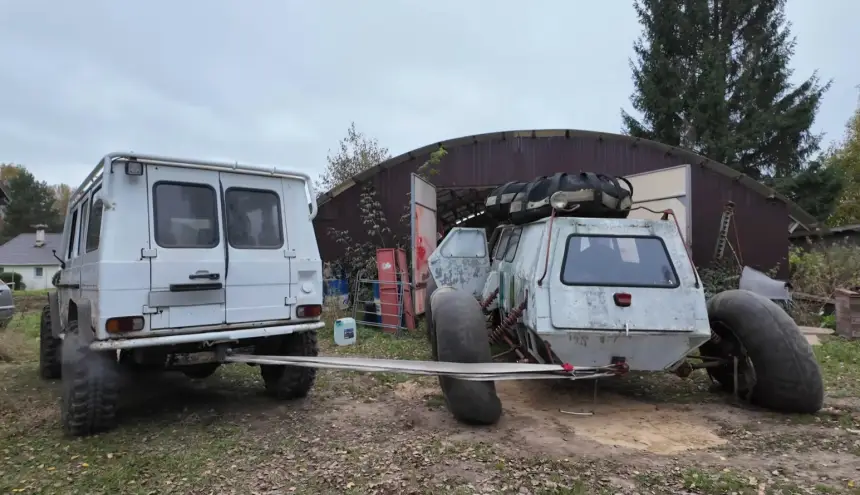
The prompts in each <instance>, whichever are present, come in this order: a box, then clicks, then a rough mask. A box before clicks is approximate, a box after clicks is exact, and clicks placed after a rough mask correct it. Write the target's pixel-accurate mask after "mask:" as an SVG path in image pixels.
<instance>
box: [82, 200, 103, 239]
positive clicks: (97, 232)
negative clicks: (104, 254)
mask: <svg viewBox="0 0 860 495" xmlns="http://www.w3.org/2000/svg"><path fill="white" fill-rule="evenodd" d="M100 192H101V188H99V189H96V191H95V192H94V193H93V205H92V206H91V207H90V219H89V221H88V222H87V242H86V249H87V250H86V252H88V253H91V252H93V251H95V250H97V249H98V248H99V238H100V237H101V230H102V212H103V210H104V202H102V198H101V194H100Z"/></svg>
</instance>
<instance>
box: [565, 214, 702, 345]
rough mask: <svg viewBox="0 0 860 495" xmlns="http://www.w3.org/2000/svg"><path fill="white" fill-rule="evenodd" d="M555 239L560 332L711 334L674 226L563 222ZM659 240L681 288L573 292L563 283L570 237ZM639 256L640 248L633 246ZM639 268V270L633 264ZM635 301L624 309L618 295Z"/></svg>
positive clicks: (698, 288)
mask: <svg viewBox="0 0 860 495" xmlns="http://www.w3.org/2000/svg"><path fill="white" fill-rule="evenodd" d="M556 229H557V230H556V231H555V232H553V236H554V237H557V238H558V239H559V242H558V244H556V246H555V252H554V254H553V255H552V256H551V259H550V264H551V269H550V272H549V273H550V275H549V277H548V278H549V279H550V283H549V291H550V294H549V298H550V321H551V323H552V326H553V328H557V329H590V330H614V331H617V332H619V333H625V334H626V333H629V332H643V331H648V332H695V331H700V332H701V331H705V330H707V331H708V332H709V331H710V330H708V329H709V328H710V327H709V324H708V315H707V309H706V307H705V296H704V292H703V289H702V287H701V284H697V276H696V274H695V272H694V271H693V269H692V267H691V266H690V262H689V259H688V257H687V251H686V246H685V245H684V242H683V240H682V238H681V236H680V234H679V233H678V228H677V227H676V226H675V222H673V221H671V220H667V221H655V220H641V219H626V220H618V219H560V221H557V227H556ZM573 234H575V235H614V236H654V237H658V238H660V239H661V240H662V241H663V244H664V245H665V248H666V251H667V253H668V257H669V259H670V261H671V262H672V265H673V266H674V269H675V272H676V273H677V284H678V286H677V287H674V288H650V287H605V286H572V285H565V284H564V283H563V282H562V280H561V272H562V269H563V267H562V264H563V257H564V255H565V253H564V251H565V248H566V242H565V241H566V240H567V238H568V236H569V235H573ZM633 249H634V250H635V249H636V247H635V245H634V246H633ZM634 263H635V262H634ZM630 266H632V267H635V266H637V265H635V264H631V265H630ZM619 292H624V293H627V294H630V295H631V296H632V303H631V304H630V306H629V307H626V308H620V307H618V306H617V305H616V304H615V303H614V301H613V295H614V294H616V293H619Z"/></svg>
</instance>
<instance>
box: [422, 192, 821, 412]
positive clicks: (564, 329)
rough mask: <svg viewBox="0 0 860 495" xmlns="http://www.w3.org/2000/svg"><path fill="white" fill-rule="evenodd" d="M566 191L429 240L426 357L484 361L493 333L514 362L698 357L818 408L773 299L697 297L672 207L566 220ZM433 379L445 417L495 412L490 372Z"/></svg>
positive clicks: (737, 378) (817, 395) (585, 370)
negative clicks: (534, 212)
mask: <svg viewBox="0 0 860 495" xmlns="http://www.w3.org/2000/svg"><path fill="white" fill-rule="evenodd" d="M585 192H586V193H588V194H590V193H591V192H592V191H590V190H589V191H585ZM578 193H579V191H577V192H569V191H563V190H561V191H557V192H555V193H553V194H552V195H551V197H549V198H547V199H548V204H549V205H551V207H552V213H551V214H550V215H548V216H546V217H544V218H539V219H536V220H533V221H529V222H523V223H520V224H518V225H512V224H506V225H502V226H500V227H498V228H497V230H496V231H495V232H494V235H493V236H491V242H489V243H488V242H487V240H486V232H485V230H484V229H480V228H454V229H453V230H452V231H451V232H449V233H448V235H447V236H446V237H445V238H444V239H443V240H442V241H441V243H440V244H439V246H438V247H437V248H436V250H435V251H434V252H433V254H432V255H431V256H430V258H429V266H430V274H431V275H432V276H431V278H430V280H428V282H427V300H426V304H425V307H426V308H427V325H428V332H429V337H430V340H431V344H432V347H433V356H434V358H435V359H437V360H439V361H446V362H450V361H454V362H462V363H485V362H489V361H491V360H492V355H491V345H490V344H491V343H492V344H498V345H499V346H501V347H502V348H503V349H506V350H507V352H509V354H510V355H512V356H515V359H516V360H517V361H518V362H520V363H526V362H528V363H534V364H533V365H531V366H537V365H538V364H556V365H561V366H560V367H562V368H563V369H565V370H568V371H570V373H571V375H573V377H574V378H600V377H604V376H611V375H613V374H615V375H622V374H624V373H625V372H627V371H628V370H636V371H671V372H675V373H677V374H679V375H681V376H687V375H689V373H690V372H692V371H693V370H694V369H696V368H705V369H706V370H707V372H708V373H709V374H710V376H711V378H712V379H713V380H714V381H715V382H717V383H719V384H720V385H722V386H723V387H724V388H725V389H727V390H730V391H734V392H736V393H737V394H738V395H739V396H741V397H742V398H745V399H747V400H749V401H750V402H752V403H754V404H757V405H759V406H762V407H766V408H770V409H773V410H777V411H784V412H799V413H813V412H816V411H818V410H819V409H820V408H821V406H822V401H823V390H824V388H823V384H822V378H821V372H820V370H819V366H818V363H817V362H816V360H815V357H814V355H813V353H812V350H811V347H810V345H809V343H808V342H807V341H806V339H805V338H804V336H803V335H802V334H801V332H800V330H799V328H798V327H797V325H796V324H795V322H794V321H793V320H792V318H791V317H790V316H789V315H788V314H786V312H785V311H784V310H783V309H782V308H781V307H780V306H778V305H777V304H776V303H774V302H772V301H770V300H768V299H766V298H763V297H761V296H759V295H756V294H754V293H752V292H748V291H742V290H729V291H726V292H723V293H720V294H717V295H716V296H715V297H713V298H711V299H710V300H706V298H705V292H704V288H703V286H702V280H701V279H700V278H699V275H698V273H697V271H696V269H695V267H694V266H693V263H692V261H691V258H690V256H689V254H688V250H687V246H686V245H685V243H684V240H683V238H682V235H681V231H680V229H679V228H678V224H677V222H676V221H675V219H674V217H673V214H672V213H671V212H669V211H667V212H665V213H664V214H663V216H662V219H659V218H655V219H631V218H582V217H577V216H574V215H573V214H572V212H573V210H574V209H575V207H576V206H577V203H578V202H579V201H581V200H583V195H582V194H578ZM588 194H585V195H584V196H585V198H588V197H589V196H588ZM532 206H535V207H541V206H547V201H544V202H536V203H535V204H534V205H532ZM511 208H512V209H513V207H511ZM627 208H628V209H629V205H628V206H627ZM485 322H487V323H488V324H486V325H485ZM488 337H489V338H488ZM578 370H581V371H582V373H579V374H578V373H577V371H578ZM440 385H441V387H442V390H443V393H444V396H445V399H446V402H447V405H448V409H449V410H450V411H451V412H452V413H453V415H454V416H455V417H456V418H458V419H460V420H462V421H465V422H468V423H478V424H492V423H494V422H496V421H497V420H498V419H499V416H500V415H501V404H500V402H499V399H498V397H497V395H496V393H495V387H494V385H493V382H492V381H465V380H461V379H457V378H454V377H451V376H442V377H440Z"/></svg>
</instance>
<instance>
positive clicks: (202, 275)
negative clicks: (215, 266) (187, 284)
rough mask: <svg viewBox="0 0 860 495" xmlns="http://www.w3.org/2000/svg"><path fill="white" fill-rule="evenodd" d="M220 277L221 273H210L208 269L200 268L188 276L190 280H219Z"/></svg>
mask: <svg viewBox="0 0 860 495" xmlns="http://www.w3.org/2000/svg"><path fill="white" fill-rule="evenodd" d="M220 278H221V274H220V273H209V272H207V271H206V270H199V271H197V272H195V273H192V274H191V275H189V276H188V280H218V279H220Z"/></svg>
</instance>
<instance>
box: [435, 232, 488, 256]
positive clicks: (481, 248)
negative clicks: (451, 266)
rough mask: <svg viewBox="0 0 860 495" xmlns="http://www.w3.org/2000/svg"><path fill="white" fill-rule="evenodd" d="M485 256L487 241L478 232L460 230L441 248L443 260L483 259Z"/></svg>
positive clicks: (482, 234) (481, 233)
mask: <svg viewBox="0 0 860 495" xmlns="http://www.w3.org/2000/svg"><path fill="white" fill-rule="evenodd" d="M486 255H487V239H486V237H485V235H484V233H483V232H481V231H479V230H461V231H458V232H457V233H456V235H454V236H453V237H452V238H451V239H450V240H448V241H447V242H445V244H444V245H443V246H442V256H443V257H445V258H483V257H484V256H486Z"/></svg>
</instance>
